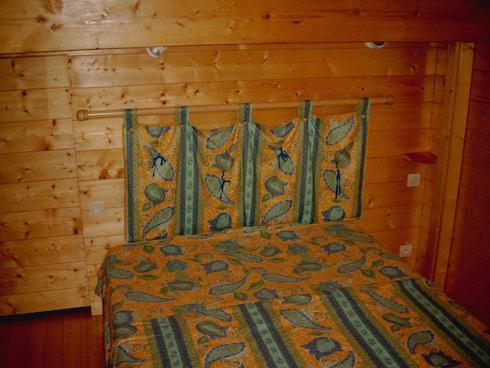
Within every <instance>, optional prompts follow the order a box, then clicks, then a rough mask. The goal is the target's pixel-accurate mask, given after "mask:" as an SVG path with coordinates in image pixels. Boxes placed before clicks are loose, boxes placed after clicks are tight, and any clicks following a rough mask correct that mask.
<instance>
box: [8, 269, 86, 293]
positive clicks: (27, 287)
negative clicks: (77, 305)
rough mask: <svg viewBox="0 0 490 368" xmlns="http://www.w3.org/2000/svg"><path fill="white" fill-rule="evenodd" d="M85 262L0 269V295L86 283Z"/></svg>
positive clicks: (63, 287)
mask: <svg viewBox="0 0 490 368" xmlns="http://www.w3.org/2000/svg"><path fill="white" fill-rule="evenodd" d="M86 283H87V282H86V274H85V262H76V263H62V264H56V265H53V264H52V265H47V266H33V267H23V268H14V269H6V270H0V295H1V296H5V295H12V294H23V293H29V292H34V291H48V290H60V289H70V288H75V287H81V286H84V285H86Z"/></svg>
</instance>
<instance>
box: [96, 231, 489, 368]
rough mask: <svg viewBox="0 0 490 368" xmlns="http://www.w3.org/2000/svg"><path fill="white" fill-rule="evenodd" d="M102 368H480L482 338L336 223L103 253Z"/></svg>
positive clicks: (368, 241)
mask: <svg viewBox="0 0 490 368" xmlns="http://www.w3.org/2000/svg"><path fill="white" fill-rule="evenodd" d="M98 291H99V293H100V294H101V295H102V296H103V298H104V324H105V326H106V336H107V354H106V356H107V359H108V366H109V367H121V368H122V367H127V366H134V367H209V368H214V367H322V366H327V367H456V366H461V367H463V366H467V367H488V366H489V361H490V334H489V330H488V326H485V325H484V324H482V323H480V322H478V321H477V320H476V319H474V318H473V317H472V316H471V315H469V314H468V312H466V311H465V310H464V309H463V308H461V307H460V306H459V305H458V304H456V303H454V302H453V301H452V300H451V299H449V298H448V297H447V296H446V295H445V294H444V292H443V291H442V290H440V289H439V288H437V287H436V286H435V285H434V284H432V283H431V282H430V281H427V280H425V279H424V278H422V277H421V276H419V275H417V274H415V273H414V272H412V271H411V270H410V269H409V268H408V267H407V266H406V265H405V264H404V263H402V262H400V261H399V260H398V258H397V257H395V256H393V255H391V254H390V253H387V252H385V251H384V250H383V249H382V248H381V246H380V245H379V244H378V243H376V241H375V240H374V239H373V238H372V237H371V236H370V235H369V234H367V233H365V232H363V231H362V230H360V229H358V228H356V227H355V226H354V225H353V224H351V223H350V222H347V221H343V222H333V223H328V224H323V223H322V224H298V225H288V224H286V225H285V224H280V225H274V226H270V227H254V228H241V229H231V230H229V231H226V232H216V233H214V234H211V235H208V236H203V235H194V236H175V237H174V238H173V239H171V240H156V241H143V242H139V243H132V244H128V245H125V246H117V247H114V248H111V249H110V250H109V252H108V254H107V256H106V258H105V260H104V263H103V265H102V267H101V269H100V271H99V284H98Z"/></svg>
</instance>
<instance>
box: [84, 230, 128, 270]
mask: <svg viewBox="0 0 490 368" xmlns="http://www.w3.org/2000/svg"><path fill="white" fill-rule="evenodd" d="M125 243H126V241H125V237H124V235H122V234H121V235H110V236H99V237H95V238H89V237H84V240H83V244H84V247H85V254H86V260H87V264H88V265H98V264H100V263H101V262H102V260H103V259H104V256H105V254H106V252H107V250H108V249H109V248H111V247H114V246H116V245H121V244H125Z"/></svg>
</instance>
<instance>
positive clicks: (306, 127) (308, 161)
mask: <svg viewBox="0 0 490 368" xmlns="http://www.w3.org/2000/svg"><path fill="white" fill-rule="evenodd" d="M300 109H301V113H300V121H302V125H303V142H302V147H301V151H302V155H303V157H302V160H301V170H300V172H301V173H300V178H299V198H298V199H297V200H298V201H299V204H298V206H297V208H298V219H297V222H299V223H302V224H311V223H313V222H315V181H316V180H315V174H316V159H317V151H318V121H317V119H315V118H314V117H313V116H312V115H311V111H312V103H311V101H305V102H303V104H302V105H301V108H300Z"/></svg>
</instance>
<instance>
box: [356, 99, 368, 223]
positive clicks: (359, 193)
mask: <svg viewBox="0 0 490 368" xmlns="http://www.w3.org/2000/svg"><path fill="white" fill-rule="evenodd" d="M370 106H371V102H370V100H369V98H368V97H365V98H363V99H362V100H361V102H360V103H359V108H358V113H359V114H360V115H361V122H360V127H359V128H360V129H359V131H358V137H357V139H358V140H360V148H359V150H358V157H357V162H358V163H359V165H358V172H357V176H356V177H357V190H356V191H355V198H354V201H353V208H352V217H361V215H362V203H363V195H364V168H365V166H366V142H367V124H368V116H369V109H370Z"/></svg>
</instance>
